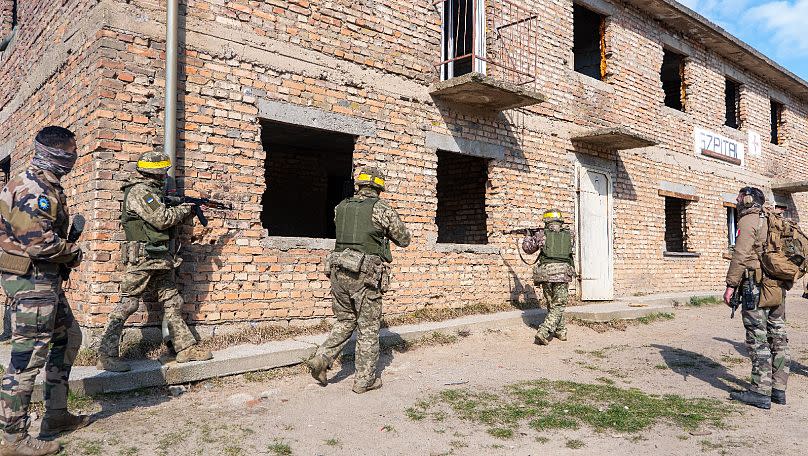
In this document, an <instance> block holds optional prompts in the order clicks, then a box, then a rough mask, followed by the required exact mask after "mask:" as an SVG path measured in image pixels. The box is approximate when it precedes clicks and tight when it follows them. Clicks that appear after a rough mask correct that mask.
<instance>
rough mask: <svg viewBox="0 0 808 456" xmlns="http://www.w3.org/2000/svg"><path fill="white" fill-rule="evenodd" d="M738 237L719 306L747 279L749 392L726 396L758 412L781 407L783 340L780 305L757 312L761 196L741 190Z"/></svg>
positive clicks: (763, 234) (785, 364)
mask: <svg viewBox="0 0 808 456" xmlns="http://www.w3.org/2000/svg"><path fill="white" fill-rule="evenodd" d="M737 201H738V205H737V210H738V216H739V217H740V220H739V221H738V236H737V237H736V240H735V251H734V252H733V253H732V261H731V262H730V264H729V270H728V271H727V289H726V291H725V292H724V302H725V303H726V304H727V305H730V299H731V298H732V295H733V293H734V292H735V289H736V288H738V287H739V286H743V285H744V281H747V280H751V281H752V287H753V290H754V292H753V293H752V296H751V299H753V300H754V302H744V303H743V310H742V311H741V314H742V316H743V326H744V328H745V329H746V344H747V346H748V347H749V356H750V358H751V359H752V388H750V389H749V390H748V391H739V392H732V393H730V398H732V399H733V400H736V401H740V402H743V403H745V404H749V405H753V406H755V407H760V408H763V409H769V408H771V403H772V402H774V403H775V404H783V405H785V403H786V384H787V382H788V371H789V358H788V338H787V336H786V305H785V302H783V304H780V305H779V306H776V307H766V308H761V307H759V306H758V301H759V299H760V288H759V285H758V284H759V282H760V280H761V278H762V276H761V274H762V269H761V266H760V259H759V258H760V255H761V254H762V252H763V244H764V243H765V242H766V238H767V235H768V230H769V226H768V223H767V221H766V217H765V215H764V213H763V211H762V208H763V204H764V203H765V198H764V196H763V192H762V191H761V190H760V189H758V188H754V187H744V188H742V189H741V190H740V192H739V193H738V198H737Z"/></svg>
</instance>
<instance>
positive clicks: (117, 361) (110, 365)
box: [95, 353, 132, 372]
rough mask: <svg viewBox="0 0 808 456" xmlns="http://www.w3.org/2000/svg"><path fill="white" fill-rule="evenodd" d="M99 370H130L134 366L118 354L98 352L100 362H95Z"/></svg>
mask: <svg viewBox="0 0 808 456" xmlns="http://www.w3.org/2000/svg"><path fill="white" fill-rule="evenodd" d="M95 368H96V369H98V370H105V371H109V372H128V371H129V370H131V369H132V367H131V366H130V365H129V363H127V362H126V361H124V360H123V359H121V358H119V357H117V356H109V355H105V354H104V353H99V354H98V362H97V363H96V364H95Z"/></svg>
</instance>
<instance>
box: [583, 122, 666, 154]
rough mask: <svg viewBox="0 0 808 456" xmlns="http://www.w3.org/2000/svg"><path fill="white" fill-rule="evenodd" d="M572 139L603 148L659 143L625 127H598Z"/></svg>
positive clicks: (622, 147) (632, 147) (617, 148)
mask: <svg viewBox="0 0 808 456" xmlns="http://www.w3.org/2000/svg"><path fill="white" fill-rule="evenodd" d="M571 139H572V141H574V142H579V143H582V144H586V145H588V146H593V147H597V148H601V149H609V150H627V149H637V148H640V147H649V146H655V145H657V144H659V143H658V142H657V141H654V140H652V139H650V138H648V137H646V136H643V135H641V134H639V133H636V132H633V131H631V130H629V129H627V128H624V127H612V128H598V129H595V130H590V131H587V132H584V133H582V134H579V135H577V136H573V137H572V138H571Z"/></svg>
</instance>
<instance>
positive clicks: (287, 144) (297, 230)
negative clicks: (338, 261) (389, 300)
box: [261, 121, 355, 239]
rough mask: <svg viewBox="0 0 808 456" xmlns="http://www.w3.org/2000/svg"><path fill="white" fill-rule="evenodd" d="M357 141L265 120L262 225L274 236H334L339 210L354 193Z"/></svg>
mask: <svg viewBox="0 0 808 456" xmlns="http://www.w3.org/2000/svg"><path fill="white" fill-rule="evenodd" d="M354 140H355V137H354V136H352V135H347V134H343V133H334V132H330V131H323V130H316V129H313V128H306V127H300V126H296V125H289V124H282V123H277V122H269V121H262V122H261V143H262V144H263V146H264V151H265V152H266V161H265V162H264V176H265V178H266V183H267V188H266V190H265V191H264V195H263V197H262V198H261V204H262V206H263V210H262V211H261V225H262V226H263V227H264V228H266V229H267V230H268V231H269V235H270V236H293V237H311V238H331V239H333V238H335V236H336V229H335V227H334V208H335V207H336V206H337V204H339V202H340V201H341V200H342V199H343V198H345V197H348V196H350V195H351V194H352V193H353V178H352V176H353V151H354Z"/></svg>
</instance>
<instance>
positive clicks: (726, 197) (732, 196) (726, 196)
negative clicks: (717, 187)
mask: <svg viewBox="0 0 808 456" xmlns="http://www.w3.org/2000/svg"><path fill="white" fill-rule="evenodd" d="M737 198H738V194H737V193H722V194H721V201H722V202H724V203H727V204H736V203H737V202H738V201H737Z"/></svg>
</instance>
